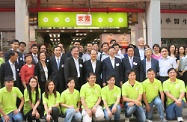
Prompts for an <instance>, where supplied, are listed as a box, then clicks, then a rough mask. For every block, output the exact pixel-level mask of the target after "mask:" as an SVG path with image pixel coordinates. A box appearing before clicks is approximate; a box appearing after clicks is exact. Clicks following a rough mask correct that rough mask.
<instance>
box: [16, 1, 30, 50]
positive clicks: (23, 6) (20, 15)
mask: <svg viewBox="0 0 187 122" xmlns="http://www.w3.org/2000/svg"><path fill="white" fill-rule="evenodd" d="M15 38H16V39H18V40H19V41H23V42H25V43H26V45H27V47H26V51H28V45H29V14H28V6H27V0H15Z"/></svg>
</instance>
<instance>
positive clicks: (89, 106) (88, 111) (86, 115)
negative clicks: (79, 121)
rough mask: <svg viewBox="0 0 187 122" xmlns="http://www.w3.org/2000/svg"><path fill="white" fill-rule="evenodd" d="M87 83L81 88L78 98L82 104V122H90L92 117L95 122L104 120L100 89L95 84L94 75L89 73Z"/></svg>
mask: <svg viewBox="0 0 187 122" xmlns="http://www.w3.org/2000/svg"><path fill="white" fill-rule="evenodd" d="M87 80H88V82H87V83H86V84H84V85H83V86H82V87H81V90H80V97H81V103H82V108H83V109H82V116H83V122H91V121H92V116H93V117H94V119H95V120H102V119H104V113H103V109H102V107H101V106H100V105H99V104H100V102H101V87H100V86H99V85H98V84H96V83H95V82H96V75H95V74H94V73H89V74H88V78H87Z"/></svg>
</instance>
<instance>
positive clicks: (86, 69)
mask: <svg viewBox="0 0 187 122" xmlns="http://www.w3.org/2000/svg"><path fill="white" fill-rule="evenodd" d="M83 67H84V80H85V81H87V77H88V74H89V73H95V74H96V83H97V84H99V85H100V86H102V80H101V73H102V63H101V62H100V61H99V60H96V69H95V72H94V70H93V67H92V64H91V60H88V61H85V62H84V66H83Z"/></svg>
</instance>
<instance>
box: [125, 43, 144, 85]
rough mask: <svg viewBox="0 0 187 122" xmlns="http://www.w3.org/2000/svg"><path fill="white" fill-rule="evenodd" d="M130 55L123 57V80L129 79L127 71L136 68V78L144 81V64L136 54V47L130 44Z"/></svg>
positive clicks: (128, 50)
mask: <svg viewBox="0 0 187 122" xmlns="http://www.w3.org/2000/svg"><path fill="white" fill-rule="evenodd" d="M126 52H127V54H128V57H125V58H124V59H122V68H123V69H122V70H123V82H126V81H127V80H128V75H127V72H128V71H130V70H134V71H135V72H136V80H137V81H139V82H142V81H143V80H144V73H143V65H142V62H141V60H140V58H139V57H137V56H134V47H133V46H128V47H127V49H126Z"/></svg>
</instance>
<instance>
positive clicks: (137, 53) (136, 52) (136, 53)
mask: <svg viewBox="0 0 187 122" xmlns="http://www.w3.org/2000/svg"><path fill="white" fill-rule="evenodd" d="M144 50H145V48H144ZM134 56H137V57H139V58H140V53H139V49H138V47H136V48H134ZM144 59H145V56H144Z"/></svg>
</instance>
